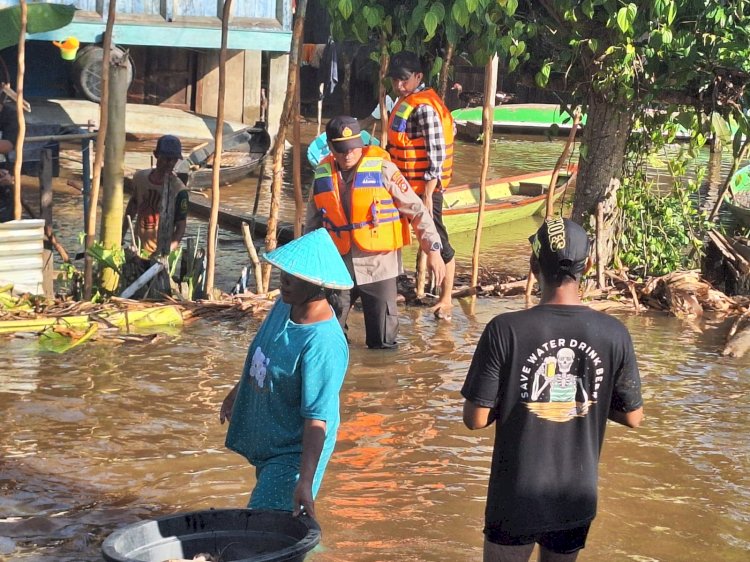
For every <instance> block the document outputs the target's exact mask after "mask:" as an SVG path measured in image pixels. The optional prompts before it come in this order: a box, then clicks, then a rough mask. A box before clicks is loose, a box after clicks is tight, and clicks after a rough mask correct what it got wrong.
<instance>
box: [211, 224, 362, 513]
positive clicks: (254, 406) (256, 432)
mask: <svg viewBox="0 0 750 562" xmlns="http://www.w3.org/2000/svg"><path fill="white" fill-rule="evenodd" d="M263 259H265V260H266V261H267V262H269V263H271V264H272V265H274V266H276V267H278V268H279V269H280V270H281V298H279V299H278V300H277V301H276V303H275V304H274V306H273V308H272V309H271V311H270V312H269V313H268V316H267V317H266V319H265V320H264V321H263V324H262V325H261V327H260V329H259V330H258V333H257V334H256V336H255V338H254V339H253V341H252V343H251V344H250V347H249V349H248V352H247V359H246V360H245V367H244V369H243V371H242V376H241V378H240V380H239V382H238V383H237V384H236V385H235V386H234V388H232V390H231V391H230V392H229V394H228V395H227V397H226V398H225V399H224V402H223V403H222V405H221V412H220V414H219V420H220V421H221V423H224V421H226V420H229V422H230V424H229V429H228V431H227V437H226V445H227V447H229V448H230V449H232V450H233V451H235V452H237V453H239V454H241V455H243V456H245V458H247V460H248V461H250V463H251V464H252V465H253V466H255V472H256V478H257V483H256V485H255V488H254V489H253V492H252V494H251V496H250V501H249V503H248V507H249V508H251V509H278V510H283V511H292V512H294V513H295V514H297V513H299V512H301V511H302V510H304V511H306V512H307V513H308V514H309V515H311V516H313V517H315V501H314V499H315V496H316V494H317V492H318V489H319V488H320V483H321V481H322V479H323V472H324V471H325V468H326V464H327V463H328V459H329V458H330V457H331V453H332V452H333V448H334V445H335V444H336V432H337V430H338V425H339V390H340V389H341V385H342V384H343V381H344V375H345V374H346V369H347V366H348V364H349V348H348V346H347V343H346V338H345V337H344V333H343V331H342V330H341V326H339V323H338V320H336V314H335V313H334V311H333V309H332V308H331V306H330V305H329V304H328V301H326V296H325V290H326V289H350V288H351V287H352V285H353V282H352V279H351V277H350V276H349V272H348V271H347V269H346V266H345V265H344V262H343V261H342V259H341V256H340V255H339V253H338V251H337V250H336V247H335V246H334V244H333V242H332V241H331V238H330V236H328V233H327V232H326V231H325V230H324V229H319V230H316V231H314V232H310V233H309V234H306V235H305V236H302V237H301V238H298V239H296V240H294V241H292V242H290V243H288V244H286V245H284V246H281V247H280V248H277V249H276V250H274V251H272V252H270V253H268V254H266V255H265V256H263Z"/></svg>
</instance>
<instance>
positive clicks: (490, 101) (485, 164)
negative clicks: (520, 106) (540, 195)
mask: <svg viewBox="0 0 750 562" xmlns="http://www.w3.org/2000/svg"><path fill="white" fill-rule="evenodd" d="M498 62H499V60H498V56H497V55H495V56H493V57H492V58H490V60H489V61H487V64H486V65H485V67H484V108H483V109H482V129H483V131H484V141H483V143H482V168H481V173H480V176H479V213H478V215H477V229H476V232H475V233H474V251H473V252H472V256H471V286H472V287H476V286H477V284H478V282H479V247H480V245H481V242H482V221H483V220H484V204H485V201H486V199H487V170H488V169H489V166H490V146H491V145H492V128H493V117H492V116H493V114H494V111H493V110H494V107H495V90H496V89H497V65H498Z"/></svg>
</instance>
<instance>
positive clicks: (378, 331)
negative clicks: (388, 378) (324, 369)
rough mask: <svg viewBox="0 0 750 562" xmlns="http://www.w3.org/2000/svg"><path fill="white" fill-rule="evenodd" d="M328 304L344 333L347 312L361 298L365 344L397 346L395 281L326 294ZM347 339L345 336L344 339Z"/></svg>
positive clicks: (368, 345) (371, 346)
mask: <svg viewBox="0 0 750 562" xmlns="http://www.w3.org/2000/svg"><path fill="white" fill-rule="evenodd" d="M327 296H328V302H329V303H330V304H331V306H332V307H333V310H334V311H335V312H336V317H337V318H338V320H339V324H341V328H342V329H343V330H344V333H346V331H347V326H346V320H347V318H348V317H349V311H350V310H351V308H352V306H353V305H354V303H355V302H357V299H362V310H363V312H364V316H365V343H366V344H367V347H369V348H371V349H387V348H392V347H396V346H397V345H398V344H397V343H396V336H397V335H398V309H397V305H396V297H397V296H398V291H397V283H396V278H395V277H393V278H392V279H384V280H383V281H375V282H374V283H365V284H363V285H355V286H354V288H352V289H351V290H349V291H329V293H328V295H327ZM347 339H348V337H347Z"/></svg>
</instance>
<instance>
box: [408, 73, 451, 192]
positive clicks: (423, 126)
mask: <svg viewBox="0 0 750 562" xmlns="http://www.w3.org/2000/svg"><path fill="white" fill-rule="evenodd" d="M426 87H427V86H425V85H424V84H420V85H419V87H418V88H417V89H416V90H414V92H421V91H422V90H424V89H426ZM396 105H398V104H396ZM454 128H455V126H454ZM406 134H407V136H408V137H409V138H418V137H423V138H424V139H425V145H426V146H425V150H426V151H427V159H428V160H429V162H430V167H429V168H428V169H427V171H425V173H424V179H425V180H426V181H430V180H434V179H438V178H440V172H441V171H442V169H443V162H445V135H444V134H443V124H442V123H441V122H440V116H439V115H438V113H437V111H435V108H433V107H432V106H431V105H429V104H426V103H424V104H422V105H419V106H417V108H416V109H415V110H414V111H413V112H412V114H411V115H410V116H409V119H408V120H407V122H406ZM454 134H455V131H454Z"/></svg>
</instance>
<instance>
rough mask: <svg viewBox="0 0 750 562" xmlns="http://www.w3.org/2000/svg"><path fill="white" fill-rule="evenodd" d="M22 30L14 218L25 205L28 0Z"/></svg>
mask: <svg viewBox="0 0 750 562" xmlns="http://www.w3.org/2000/svg"><path fill="white" fill-rule="evenodd" d="M18 4H19V6H20V8H21V22H20V25H21V31H20V33H19V35H18V74H17V75H16V96H17V97H16V108H17V109H16V117H17V119H18V136H17V137H16V139H15V146H14V148H15V151H16V161H15V164H14V166H13V218H14V219H15V220H21V217H22V216H23V215H22V212H23V205H22V203H21V167H22V166H23V143H24V137H26V117H25V116H24V114H23V108H24V101H23V81H24V74H25V72H26V23H27V19H28V6H27V4H26V0H20V1H19V3H18Z"/></svg>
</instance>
